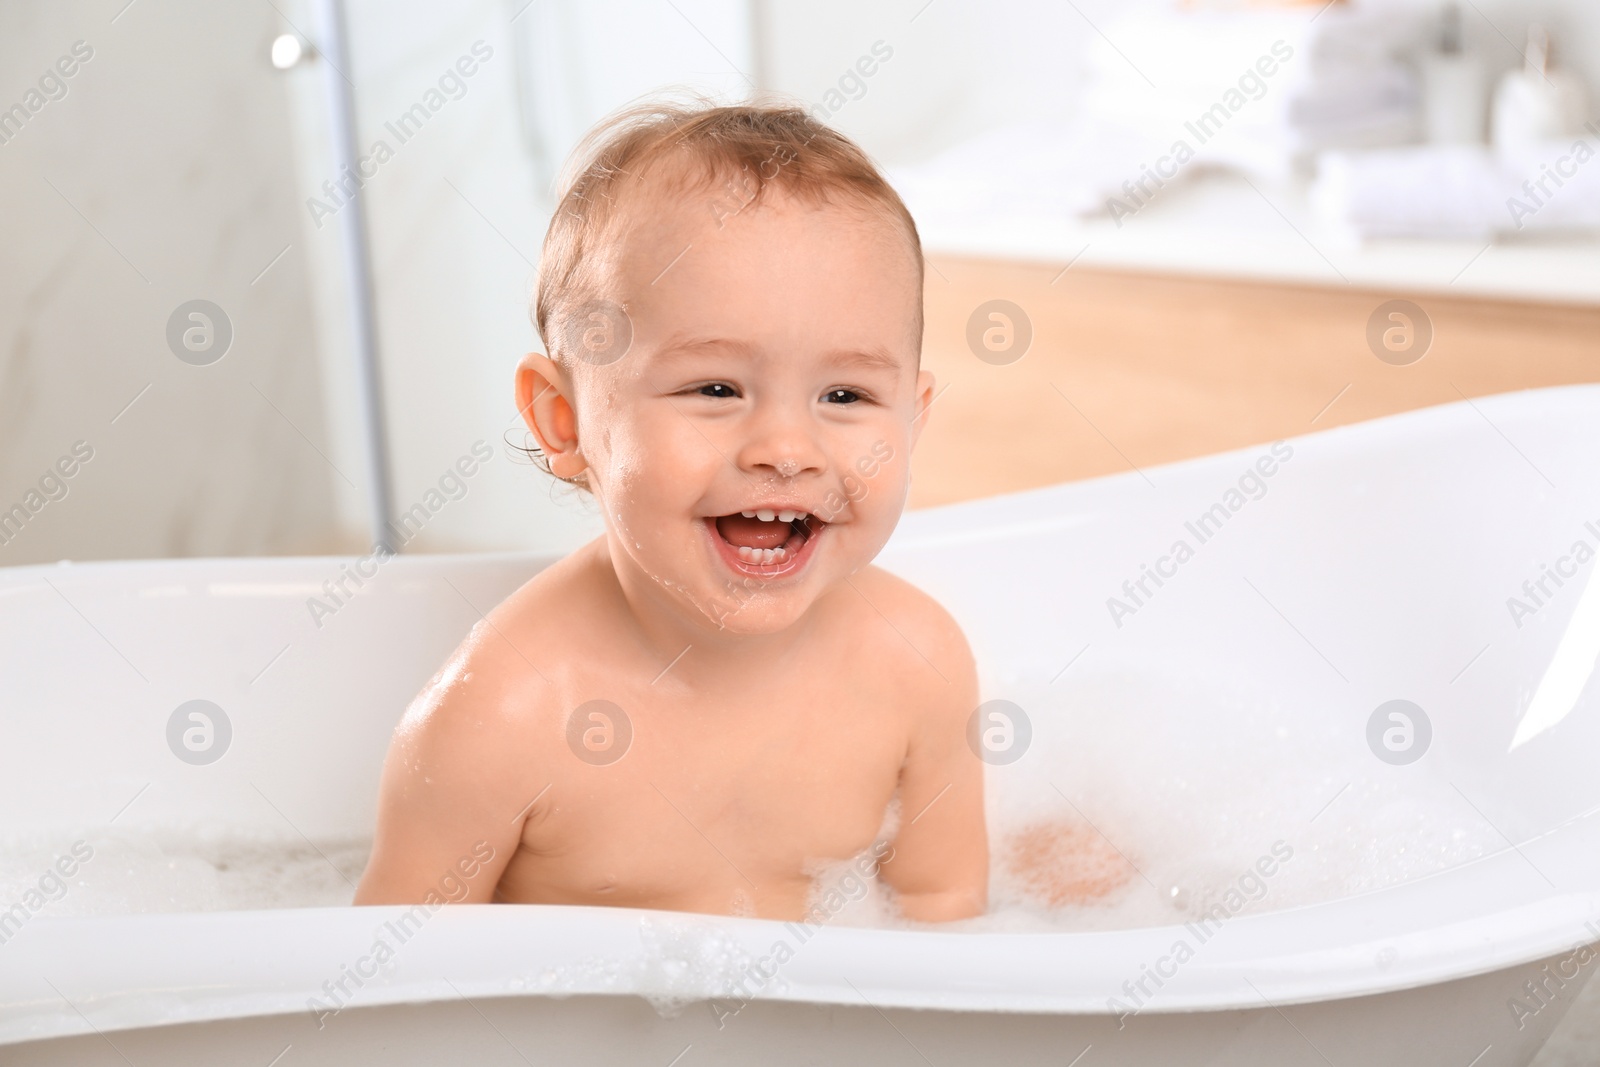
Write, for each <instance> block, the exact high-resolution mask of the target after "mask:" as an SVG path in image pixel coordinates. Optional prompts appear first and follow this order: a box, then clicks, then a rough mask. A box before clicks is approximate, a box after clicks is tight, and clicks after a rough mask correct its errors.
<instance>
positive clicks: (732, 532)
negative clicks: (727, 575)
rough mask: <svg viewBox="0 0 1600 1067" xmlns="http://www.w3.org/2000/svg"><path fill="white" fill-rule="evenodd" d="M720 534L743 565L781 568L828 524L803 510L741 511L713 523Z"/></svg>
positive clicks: (763, 509)
mask: <svg viewBox="0 0 1600 1067" xmlns="http://www.w3.org/2000/svg"><path fill="white" fill-rule="evenodd" d="M713 525H714V526H715V527H716V530H717V535H718V536H719V537H721V538H722V539H723V540H724V541H726V542H727V543H728V544H729V545H730V546H731V547H732V548H733V550H734V552H735V554H736V555H737V556H738V557H739V559H740V561H741V562H743V563H747V564H750V565H752V566H757V567H773V568H778V567H782V566H783V565H784V564H785V563H788V562H789V561H790V560H791V559H792V558H794V557H795V556H797V555H798V554H799V553H800V550H801V549H802V548H804V547H805V545H806V542H808V541H810V540H811V539H812V538H813V537H815V536H816V535H817V534H818V533H820V532H821V530H822V528H823V527H824V526H826V525H827V523H825V522H823V521H822V520H821V519H819V518H817V517H816V516H815V515H811V514H808V513H806V512H804V511H769V510H767V509H765V508H762V509H758V510H756V511H742V512H739V513H738V514H735V515H723V516H721V517H719V518H717V519H716V520H714V522H713Z"/></svg>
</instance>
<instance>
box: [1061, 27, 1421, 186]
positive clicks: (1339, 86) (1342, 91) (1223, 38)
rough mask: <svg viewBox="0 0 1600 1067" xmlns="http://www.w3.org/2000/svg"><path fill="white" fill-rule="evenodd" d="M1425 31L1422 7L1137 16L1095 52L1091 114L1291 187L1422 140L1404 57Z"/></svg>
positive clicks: (1113, 30)
mask: <svg viewBox="0 0 1600 1067" xmlns="http://www.w3.org/2000/svg"><path fill="white" fill-rule="evenodd" d="M1424 29H1425V22H1424V21H1423V20H1422V19H1421V18H1419V16H1418V13H1417V11H1416V9H1414V8H1397V7H1393V6H1387V7H1378V8H1375V7H1373V6H1371V5H1352V4H1335V5H1333V6H1331V7H1324V8H1320V9H1319V8H1307V7H1301V8H1295V9H1288V10H1282V9H1280V10H1260V9H1257V10H1244V11H1197V10H1186V9H1182V8H1178V7H1175V6H1164V7H1160V8H1156V9H1153V10H1148V11H1142V12H1136V13H1133V14H1129V15H1126V16H1124V17H1122V18H1119V19H1117V20H1115V21H1113V22H1109V23H1107V24H1106V25H1105V26H1104V27H1103V30H1104V33H1103V34H1100V35H1097V36H1096V38H1095V40H1094V42H1093V44H1092V45H1091V48H1090V51H1089V57H1088V59H1089V84H1088V87H1087V92H1086V97H1085V106H1084V112H1085V114H1086V115H1087V116H1089V121H1090V122H1091V123H1093V124H1096V125H1100V126H1110V127H1120V128H1122V129H1125V130H1133V131H1138V132H1139V133H1142V134H1143V135H1145V137H1146V138H1147V139H1148V140H1149V141H1150V142H1151V144H1152V149H1151V150H1152V151H1153V150H1154V148H1155V146H1159V147H1160V148H1161V149H1163V150H1167V149H1170V148H1171V146H1172V145H1173V143H1174V142H1176V141H1184V142H1186V143H1187V144H1188V145H1189V146H1190V147H1191V148H1193V149H1194V150H1195V153H1196V158H1197V159H1198V160H1200V161H1203V162H1205V163H1208V164H1211V165H1215V166H1221V167H1231V168H1237V169H1240V170H1243V171H1245V172H1246V173H1248V174H1250V175H1251V176H1260V177H1262V178H1266V179H1269V180H1270V179H1284V178H1288V177H1291V176H1292V175H1294V174H1296V173H1303V172H1304V171H1305V170H1306V169H1307V164H1308V163H1309V161H1310V160H1311V159H1312V157H1313V156H1314V155H1315V154H1316V153H1318V152H1321V151H1324V150H1327V149H1335V148H1340V149H1348V148H1369V147H1376V146H1385V145H1397V144H1405V143H1406V142H1408V141H1411V140H1413V139H1415V137H1416V136H1417V132H1418V115H1419V95H1420V94H1419V88H1418V84H1417V78H1416V75H1415V72H1414V71H1413V69H1412V68H1411V67H1410V65H1409V64H1408V63H1407V62H1406V61H1405V60H1404V58H1403V54H1404V53H1405V52H1406V51H1408V50H1409V49H1411V48H1412V47H1414V46H1415V44H1416V42H1417V40H1418V39H1419V37H1420V35H1421V34H1422V33H1423V31H1424Z"/></svg>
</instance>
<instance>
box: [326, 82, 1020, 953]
mask: <svg viewBox="0 0 1600 1067" xmlns="http://www.w3.org/2000/svg"><path fill="white" fill-rule="evenodd" d="M539 268H540V269H539V284H538V293H537V300H536V307H535V318H536V320H537V324H538V328H539V332H540V335H541V336H542V337H543V338H544V340H545V343H546V347H547V349H548V354H538V353H533V354H530V355H528V356H527V357H526V358H525V359H524V360H523V361H522V363H521V364H520V366H519V367H518V368H517V376H516V400H517V406H518V409H519V410H520V411H521V412H522V415H523V418H524V419H525V421H526V422H527V425H528V428H529V429H530V430H531V431H532V434H533V437H534V439H535V440H536V441H537V443H538V451H539V453H540V456H541V461H542V462H543V463H545V464H547V465H548V469H549V470H550V472H551V473H553V474H554V475H555V476H557V477H559V478H562V479H564V480H566V481H568V482H571V483H574V484H576V485H579V486H582V487H583V488H584V489H586V490H587V491H588V492H590V493H592V494H593V496H594V499H595V502H596V504H597V505H598V507H599V510H600V512H601V514H602V515H603V516H604V519H605V525H606V532H605V534H604V535H603V536H602V537H600V538H599V539H597V540H595V541H594V542H592V543H590V544H589V545H587V546H585V547H583V548H581V549H579V550H578V551H577V552H575V553H573V554H572V555H571V556H568V557H567V558H565V559H563V560H561V561H560V562H559V563H556V564H555V565H553V566H551V567H550V568H548V569H547V570H545V571H543V572H541V573H540V574H538V575H537V576H535V577H534V578H533V579H532V580H531V581H529V582H528V583H527V584H526V585H524V586H523V587H522V588H521V589H519V590H518V591H517V592H515V593H513V594H512V595H511V596H510V597H509V598H508V599H507V600H506V601H505V602H504V603H502V604H501V605H499V607H497V608H495V609H494V611H493V612H492V613H490V615H489V616H488V617H487V618H486V619H484V621H483V622H482V623H481V624H480V625H478V626H477V627H475V628H474V629H473V631H472V633H471V634H470V635H469V636H468V638H467V639H466V641H465V642H464V643H463V645H462V646H461V648H460V649H459V650H457V652H456V653H455V654H454V655H453V656H452V657H451V659H450V660H449V662H448V663H446V664H445V666H444V667H443V669H441V670H440V672H439V673H438V674H437V675H436V676H435V677H434V679H433V680H432V681H431V682H430V683H429V684H428V685H427V687H426V688H424V690H423V691H422V693H421V694H420V695H419V696H418V697H417V699H416V701H415V702H414V703H413V705H412V706H411V708H410V709H409V710H408V711H407V713H406V715H405V717H404V719H403V720H402V721H401V723H400V725H399V727H398V729H397V730H396V732H395V737H394V741H393V745H392V747H391V749H390V752H389V756H388V761H387V763H386V765H385V768H384V774H383V785H382V793H381V797H380V803H379V815H378V825H377V832H376V840H375V842H374V846H373V852H372V859H371V862H370V864H369V866H368V867H367V870H366V874H365V875H364V876H363V878H362V881H361V885H360V888H359V890H358V892H357V894H356V902H357V903H358V904H389V903H415V902H419V901H423V900H424V899H425V898H427V897H428V896H429V895H430V894H434V895H437V891H436V889H435V887H436V886H437V885H439V884H441V879H442V878H446V879H449V880H450V882H451V884H453V885H454V884H458V883H459V882H460V881H461V880H464V882H465V884H466V886H467V887H468V888H467V890H466V891H465V892H462V893H452V894H451V896H452V898H453V899H462V900H466V901H471V902H487V901H507V902H516V903H551V904H613V905H624V906H629V907H643V908H668V909H678V910H683V911H700V912H721V913H731V914H741V915H754V916H762V917H771V918H783V919H796V918H800V917H801V916H802V915H803V914H804V913H805V912H806V909H807V906H808V895H809V894H811V893H812V891H813V883H814V879H815V876H816V874H817V872H818V871H819V870H820V869H822V868H823V867H825V866H826V865H828V864H830V863H837V862H841V861H849V860H851V859H852V858H853V857H854V858H856V862H857V863H858V864H860V863H861V862H862V860H863V857H865V858H866V861H867V863H868V864H869V865H875V866H876V868H877V876H878V879H879V882H880V883H881V884H882V885H884V886H886V887H887V888H888V889H889V890H890V896H891V898H892V899H893V901H894V902H895V903H896V905H897V906H898V908H899V909H900V911H901V912H902V913H903V914H904V915H905V916H906V917H907V918H910V919H913V920H918V921H928V922H940V921H946V920H953V919H960V918H964V917H968V916H973V915H977V914H980V913H982V912H983V911H984V909H985V905H986V898H987V891H988V888H987V887H988V877H989V865H988V843H987V840H986V836H985V828H984V799H983V773H982V768H983V764H982V762H981V761H980V760H979V759H978V757H977V756H976V755H975V754H974V752H973V750H972V749H971V748H970V747H969V745H968V743H967V737H966V733H967V724H968V720H969V718H970V717H971V716H972V714H973V711H974V708H975V707H976V705H977V703H978V694H977V682H976V676H975V671H974V667H973V661H972V656H971V653H970V652H969V651H968V648H967V644H966V640H965V638H964V637H963V636H962V633H961V630H960V628H959V627H958V626H957V625H956V623H955V622H954V621H953V620H952V619H951V618H950V616H949V615H948V614H946V613H945V611H944V610H943V609H942V608H940V606H939V605H938V604H937V603H935V602H934V601H933V600H932V599H931V598H929V597H928V596H926V595H925V594H923V593H921V592H919V591H918V590H917V589H915V588H913V587H912V586H910V585H908V584H907V583H905V582H903V581H901V580H899V579H898V578H895V577H893V576H891V575H889V574H887V573H885V572H884V571H881V570H878V569H877V568H875V567H873V566H871V561H872V559H873V557H874V556H876V555H877V553H878V551H879V549H881V548H882V547H883V545H884V542H885V541H886V540H887V539H888V537H889V534H890V532H891V531H892V530H893V529H894V527H895V523H896V521H897V520H898V518H899V516H900V512H901V510H902V508H903V507H904V505H905V499H906V492H907V488H908V485H909V481H910V470H909V461H910V457H911V449H912V446H913V445H914V444H915V443H916V440H917V436H918V434H919V432H920V431H921V429H922V425H923V423H924V421H925V420H926V417H927V408H928V405H929V403H930V402H931V401H932V398H933V376H932V375H931V374H930V373H929V372H928V371H926V370H922V369H920V367H919V359H920V352H921V345H922V251H921V244H920V241H919V239H918V236H917V230H916V226H915V224H914V223H913V222H912V219H911V216H910V214H909V213H908V212H907V211H906V208H905V206H904V205H903V204H902V203H901V201H900V198H899V197H898V196H897V195H896V194H895V193H894V191H893V190H892V189H891V188H890V187H889V185H888V184H887V183H886V182H885V181H884V179H883V177H882V176H881V175H880V174H879V173H878V171H877V170H876V169H875V168H874V167H873V165H872V163H871V162H870V161H869V160H868V159H867V157H866V156H865V155H864V154H863V153H862V152H861V150H860V149H859V148H857V147H856V146H855V145H854V144H852V143H851V142H850V141H848V140H846V139H845V138H843V137H841V136H840V135H839V134H837V133H835V132H833V131H832V130H830V129H828V128H826V127H824V126H822V125H820V124H819V123H817V122H816V121H815V120H814V119H812V118H811V117H809V116H808V115H807V114H806V113H805V112H803V111H801V110H798V109H792V108H774V107H719V108H702V109H693V108H689V109H683V108H674V107H652V108H648V109H644V110H637V111H634V112H632V113H630V114H628V115H626V116H624V117H623V118H621V119H618V120H615V121H613V122H611V123H608V124H607V125H606V126H604V127H602V128H601V129H599V130H597V131H596V132H595V133H593V134H591V135H590V138H589V140H588V141H587V142H586V144H585V146H584V148H582V149H580V153H579V156H578V163H577V164H576V170H575V172H574V175H573V177H572V178H571V180H570V182H568V184H567V189H566V192H565V195H564V196H563V197H562V198H561V201H560V204H559V206H558V207H557V209H556V213H555V217H554V220H553V221H552V222H551V224H550V230H549V233H548V235H547V236H546V238H545V244H544V251H543V254H542V259H541V262H540V265H539ZM896 806H897V807H896ZM892 810H897V811H898V817H897V818H888V817H887V815H888V813H889V812H891V811H892ZM885 826H889V827H890V831H889V832H890V833H891V834H892V836H891V837H890V838H889V839H888V840H886V841H879V840H878V835H879V834H880V830H881V829H882V828H884V827H885Z"/></svg>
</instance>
